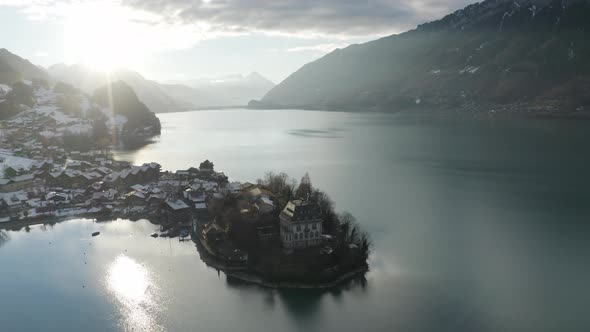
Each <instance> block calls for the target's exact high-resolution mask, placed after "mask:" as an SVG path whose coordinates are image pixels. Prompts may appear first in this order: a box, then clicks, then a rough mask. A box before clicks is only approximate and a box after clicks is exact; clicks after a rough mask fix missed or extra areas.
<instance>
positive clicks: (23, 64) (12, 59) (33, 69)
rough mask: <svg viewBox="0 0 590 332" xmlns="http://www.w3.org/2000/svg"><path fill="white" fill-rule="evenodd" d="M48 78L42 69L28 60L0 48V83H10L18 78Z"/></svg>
mask: <svg viewBox="0 0 590 332" xmlns="http://www.w3.org/2000/svg"><path fill="white" fill-rule="evenodd" d="M21 79H24V80H29V81H32V80H34V79H45V80H48V79H49V75H48V74H47V72H45V71H44V70H43V69H41V68H39V67H37V66H35V65H34V64H32V63H31V62H30V61H29V60H26V59H23V58H21V57H19V56H18V55H15V54H13V53H11V52H9V51H8V50H7V49H5V48H0V83H3V84H10V83H14V82H15V81H18V80H21Z"/></svg>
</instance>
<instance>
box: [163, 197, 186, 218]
mask: <svg viewBox="0 0 590 332" xmlns="http://www.w3.org/2000/svg"><path fill="white" fill-rule="evenodd" d="M162 208H163V210H164V212H165V215H166V218H167V219H168V221H175V222H185V221H190V217H191V210H190V207H189V206H188V205H187V204H186V203H185V202H184V201H182V200H180V199H177V200H169V201H166V202H165V203H164V204H163V205H162Z"/></svg>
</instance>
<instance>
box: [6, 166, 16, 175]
mask: <svg viewBox="0 0 590 332" xmlns="http://www.w3.org/2000/svg"><path fill="white" fill-rule="evenodd" d="M4 176H6V177H8V178H12V177H15V176H17V172H16V170H15V169H14V168H12V167H8V168H7V169H5V170H4Z"/></svg>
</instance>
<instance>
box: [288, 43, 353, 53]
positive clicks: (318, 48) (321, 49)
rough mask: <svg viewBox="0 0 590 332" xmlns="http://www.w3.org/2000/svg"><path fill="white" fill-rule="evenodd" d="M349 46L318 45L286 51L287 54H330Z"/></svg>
mask: <svg viewBox="0 0 590 332" xmlns="http://www.w3.org/2000/svg"><path fill="white" fill-rule="evenodd" d="M346 46H348V44H318V45H311V46H297V47H291V48H288V49H286V50H285V51H287V52H314V53H329V52H332V51H333V50H335V49H337V48H343V47H346Z"/></svg>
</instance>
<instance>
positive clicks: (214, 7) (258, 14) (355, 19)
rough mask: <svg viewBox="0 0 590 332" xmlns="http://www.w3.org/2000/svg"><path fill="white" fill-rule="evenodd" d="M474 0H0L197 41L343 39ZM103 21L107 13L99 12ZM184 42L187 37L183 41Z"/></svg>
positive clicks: (405, 26) (37, 13)
mask: <svg viewBox="0 0 590 332" xmlns="http://www.w3.org/2000/svg"><path fill="white" fill-rule="evenodd" d="M474 1H475V0H320V1H318V0H101V1H99V0H30V1H22V0H0V6H2V5H4V6H6V5H8V6H16V7H19V8H21V10H22V11H23V12H24V13H25V14H26V15H27V16H28V17H29V18H31V19H59V18H60V17H63V16H64V13H67V12H68V11H69V10H70V8H71V7H73V6H85V5H89V4H93V3H97V2H98V3H100V4H101V5H102V6H105V5H106V6H110V7H112V8H113V9H114V10H118V11H125V12H126V15H127V16H128V17H129V20H131V21H133V22H134V23H136V24H138V25H145V26H151V27H158V29H159V30H161V31H164V30H165V29H169V30H170V31H177V30H182V31H184V32H190V34H189V36H188V37H189V39H195V40H196V42H198V40H203V39H209V38H216V37H219V36H226V35H241V34H252V33H257V34H260V33H262V34H267V35H282V36H289V37H297V38H325V37H330V38H331V39H333V40H334V39H339V40H346V39H349V38H351V37H369V36H370V37H374V36H382V35H387V34H392V33H399V32H402V31H406V30H409V29H412V28H414V27H416V25H418V24H420V23H424V22H427V21H431V20H434V19H438V18H441V17H443V16H444V15H446V14H448V13H450V12H452V11H454V10H456V9H459V8H462V7H464V6H465V5H467V4H469V3H472V2H474ZM104 20H105V23H108V20H109V17H104ZM186 43H187V44H191V43H192V41H190V40H188V41H187V42H186Z"/></svg>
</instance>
